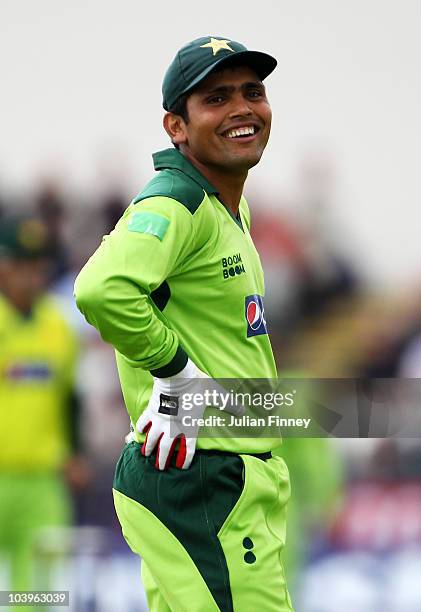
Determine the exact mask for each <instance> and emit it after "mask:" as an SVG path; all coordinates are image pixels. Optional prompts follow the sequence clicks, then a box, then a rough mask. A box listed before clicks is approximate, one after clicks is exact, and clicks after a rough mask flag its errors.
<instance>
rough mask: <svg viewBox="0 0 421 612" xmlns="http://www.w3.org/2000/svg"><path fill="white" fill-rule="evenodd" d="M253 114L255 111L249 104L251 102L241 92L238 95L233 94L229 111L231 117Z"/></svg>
mask: <svg viewBox="0 0 421 612" xmlns="http://www.w3.org/2000/svg"><path fill="white" fill-rule="evenodd" d="M252 114H253V111H252V110H251V108H250V106H249V102H248V100H247V98H245V97H244V95H243V94H242V93H241V92H239V93H238V94H237V95H236V96H233V98H232V107H231V109H230V113H229V116H230V118H231V119H234V118H235V117H247V116H250V115H252Z"/></svg>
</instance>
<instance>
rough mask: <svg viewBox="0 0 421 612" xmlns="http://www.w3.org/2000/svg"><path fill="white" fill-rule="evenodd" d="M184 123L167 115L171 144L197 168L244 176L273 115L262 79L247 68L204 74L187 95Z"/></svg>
mask: <svg viewBox="0 0 421 612" xmlns="http://www.w3.org/2000/svg"><path fill="white" fill-rule="evenodd" d="M187 111H188V121H187V122H185V121H184V120H183V119H182V118H180V117H178V116H175V115H173V114H172V113H168V115H170V117H168V116H167V117H166V120H165V121H164V125H165V127H166V129H167V132H168V133H169V134H170V136H171V139H172V141H173V143H174V144H178V145H179V147H180V150H181V152H182V153H183V154H184V155H185V156H186V157H187V158H188V159H190V161H191V162H192V163H193V164H195V165H196V166H198V167H199V168H200V167H207V168H210V169H212V170H214V171H219V172H221V173H223V174H244V173H247V171H248V170H249V169H250V168H252V167H253V166H255V165H256V164H257V163H258V162H259V160H260V158H261V156H262V154H263V151H264V149H265V147H266V144H267V141H268V138H269V133H270V126H271V118H272V113H271V109H270V106H269V102H268V100H267V98H266V92H265V88H264V85H263V83H262V82H261V81H260V79H259V77H258V76H257V74H256V73H255V72H254V71H253V70H252V69H251V68H248V67H246V66H241V67H232V68H226V69H225V70H223V71H221V72H217V73H214V74H211V75H209V76H208V77H207V78H206V79H205V80H204V81H203V82H202V83H201V84H200V86H199V87H198V88H196V89H195V90H194V91H193V93H192V94H191V95H190V96H189V97H188V99H187Z"/></svg>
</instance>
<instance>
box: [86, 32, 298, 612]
mask: <svg viewBox="0 0 421 612" xmlns="http://www.w3.org/2000/svg"><path fill="white" fill-rule="evenodd" d="M275 66H276V60H275V59H274V58H273V57H271V56H269V55H267V54H266V53H261V52H257V51H249V50H247V49H246V47H244V45H242V44H241V43H238V42H235V41H231V40H228V39H225V38H214V37H204V38H200V39H197V40H195V41H192V42H190V43H188V44H187V45H185V47H183V48H182V49H181V50H180V51H179V52H178V53H177V55H176V57H175V59H174V61H173V62H172V63H171V65H170V67H169V68H168V71H167V73H166V76H165V78H164V83H163V96H164V102H163V106H164V108H165V110H166V111H167V112H166V114H165V116H164V127H165V130H166V132H167V134H168V136H169V137H170V139H171V142H172V144H173V145H174V148H170V149H167V150H165V151H160V152H159V153H156V154H155V155H154V156H153V157H154V165H155V169H156V170H158V171H160V172H159V174H158V175H157V176H156V178H154V179H152V181H151V182H150V183H149V184H148V185H147V186H146V187H145V189H144V190H143V191H142V192H141V193H140V194H139V195H138V196H137V197H136V198H135V200H134V201H133V203H132V205H131V206H129V207H128V209H127V210H126V212H125V213H124V215H123V217H122V218H121V219H120V221H119V222H118V223H117V226H116V228H115V229H114V230H113V231H112V232H111V234H109V235H108V236H106V237H105V238H104V240H103V242H102V244H101V246H100V247H99V249H98V250H97V251H96V252H95V254H94V255H93V256H92V258H91V259H90V260H89V262H88V263H87V264H86V266H85V267H84V268H83V270H82V271H81V273H80V274H79V277H78V279H77V281H76V284H75V294H76V300H77V304H78V306H79V308H80V310H81V311H82V312H83V313H84V315H85V316H86V318H87V320H88V321H89V322H90V323H91V324H92V325H94V326H95V327H96V328H97V329H98V330H99V331H100V332H101V335H102V337H103V338H104V339H105V340H107V341H109V342H110V343H112V344H113V345H114V347H115V348H116V349H117V365H118V369H119V374H120V380H121V384H122V389H123V395H124V398H125V402H126V406H127V409H128V411H129V414H130V417H131V421H132V424H133V426H134V427H136V430H137V431H136V432H135V431H134V432H133V435H132V441H131V442H130V443H129V444H128V445H127V446H126V448H125V449H124V451H123V454H122V456H121V458H120V461H119V463H118V465H117V470H116V477H115V481H114V500H115V505H116V510H117V514H118V516H119V519H120V522H121V525H122V530H123V534H124V536H125V538H126V540H127V542H128V543H129V545H130V547H131V548H132V550H133V551H134V552H136V553H138V554H140V555H141V556H142V559H143V562H142V577H143V582H144V586H145V589H146V592H147V596H148V602H149V605H150V609H151V611H153V612H158V611H159V612H168V611H170V610H178V611H181V610H191V612H193V611H198V610H200V611H202V610H206V612H211V611H215V612H216V611H217V610H221V611H223V612H232V611H233V610H238V611H241V612H242V611H244V612H246V611H247V612H248V611H252V610H253V611H254V610H260V611H262V612H287V611H290V610H292V607H291V602H290V599H289V595H288V591H287V588H286V583H285V577H284V572H283V567H282V563H281V559H280V553H281V550H282V548H283V545H284V542H285V505H286V502H287V500H288V497H289V478H288V470H287V468H286V465H285V463H284V461H283V459H282V458H281V457H273V456H272V455H271V450H272V449H273V448H275V447H276V446H277V445H279V439H268V438H266V439H263V438H256V437H248V438H239V437H235V433H234V432H231V433H230V432H229V431H227V429H226V428H225V429H224V428H223V427H222V430H221V432H220V435H219V436H218V434H216V435H215V437H212V438H210V437H209V438H205V437H202V438H200V437H199V438H198V439H197V440H196V437H197V432H195V434H196V435H194V434H193V432H192V428H190V430H189V428H188V426H186V424H185V422H184V421H183V416H184V415H183V411H182V409H181V407H182V401H183V400H182V398H183V395H184V394H185V393H186V392H189V393H195V392H198V395H199V396H200V394H201V393H202V396H201V397H202V398H203V388H204V386H205V385H206V384H209V385H210V387H212V383H211V382H210V379H209V377H214V378H215V377H220V378H276V366H275V361H274V358H273V353H272V348H271V345H270V341H269V337H268V332H267V328H266V321H265V317H264V307H263V296H264V281H263V272H262V268H261V264H260V259H259V256H258V254H257V252H256V249H255V247H254V245H253V242H252V240H251V237H250V233H249V229H250V213H249V209H248V205H247V202H246V200H245V198H244V197H243V195H242V192H243V186H244V182H245V180H246V178H247V175H248V171H249V170H250V168H252V167H253V166H255V165H256V164H257V163H258V162H259V160H260V158H261V156H262V154H263V151H264V149H265V147H266V144H267V141H268V138H269V133H270V126H271V109H270V105H269V102H268V99H267V97H266V91H265V87H264V85H263V83H262V81H263V80H264V79H265V78H266V77H267V76H268V75H269V74H270V73H271V72H272V71H273V70H274V68H275ZM204 379H207V381H208V382H207V383H203V381H204ZM199 402H200V400H199ZM194 408H195V416H196V417H199V418H200V416H202V415H203V413H204V410H205V406H204V405H203V404H202V405H201V406H200V407H199V406H195V407H194ZM236 408H238V407H236V406H230V409H231V411H232V412H233V414H235V409H236ZM210 410H211V411H212V410H213V415H215V412H216V414H218V411H217V410H216V409H215V406H212V407H211V408H210ZM210 414H212V412H211V413H210ZM196 443H197V447H198V448H197V451H196V452H195V450H196Z"/></svg>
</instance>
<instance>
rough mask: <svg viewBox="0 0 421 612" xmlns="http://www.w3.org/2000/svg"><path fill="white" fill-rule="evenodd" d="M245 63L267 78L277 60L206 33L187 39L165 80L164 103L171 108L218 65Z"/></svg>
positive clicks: (263, 77) (166, 108)
mask: <svg viewBox="0 0 421 612" xmlns="http://www.w3.org/2000/svg"><path fill="white" fill-rule="evenodd" d="M237 64H244V65H246V66H250V68H252V69H253V70H254V71H255V72H256V74H257V75H258V76H259V78H260V79H261V80H262V81H263V79H265V78H266V77H267V76H268V75H269V74H270V73H271V72H272V71H273V70H274V69H275V68H276V64H277V61H276V59H275V58H274V57H272V56H271V55H268V54H267V53H262V52H261V51H249V50H248V49H247V48H246V47H245V46H244V45H242V44H241V43H239V42H235V41H234V40H228V39H226V38H221V37H214V36H204V37H202V38H197V39H196V40H193V41H192V42H189V43H187V45H185V46H184V47H182V48H181V49H180V50H179V51H178V52H177V55H176V56H175V58H174V59H173V61H172V62H171V64H170V66H169V68H168V70H167V72H166V74H165V77H164V81H163V83H162V96H163V107H164V108H165V110H167V111H168V110H170V108H171V107H172V106H173V104H174V102H175V101H176V100H177V99H178V98H179V97H180V96H181V95H182V94H185V93H187V92H188V91H191V90H192V89H193V88H194V87H196V86H197V85H199V83H200V82H201V81H203V79H205V78H206V77H207V76H208V74H210V73H211V72H212V71H213V70H215V69H216V68H218V69H222V68H223V67H229V66H230V65H237Z"/></svg>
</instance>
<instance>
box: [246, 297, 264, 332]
mask: <svg viewBox="0 0 421 612" xmlns="http://www.w3.org/2000/svg"><path fill="white" fill-rule="evenodd" d="M245 315H246V321H247V338H250V337H251V336H261V335H262V334H267V333H268V330H267V327H266V319H265V308H264V306H263V297H262V296H261V295H248V296H247V297H246V304H245Z"/></svg>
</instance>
